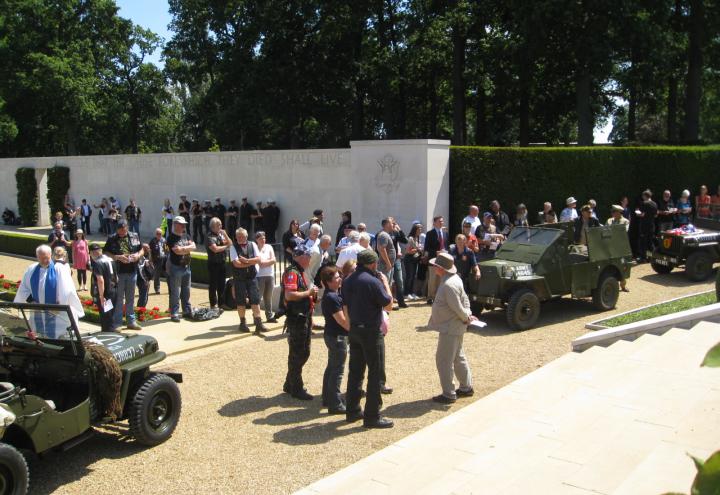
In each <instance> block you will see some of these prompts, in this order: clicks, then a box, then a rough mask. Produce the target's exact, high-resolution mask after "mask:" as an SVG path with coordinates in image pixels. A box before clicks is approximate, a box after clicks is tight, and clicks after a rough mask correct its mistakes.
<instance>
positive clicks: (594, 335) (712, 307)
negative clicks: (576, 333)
mask: <svg viewBox="0 0 720 495" xmlns="http://www.w3.org/2000/svg"><path fill="white" fill-rule="evenodd" d="M701 321H711V322H716V323H717V322H720V303H715V304H709V305H707V306H702V307H699V308H693V309H688V310H686V311H680V312H678V313H673V314H669V315H664V316H658V317H656V318H650V319H649V320H643V321H638V322H635V323H628V324H627V325H620V326H618V327H612V328H607V329H604V330H597V331H594V332H590V333H586V334H585V335H582V336H580V337H578V338H576V339H575V340H573V341H572V344H571V345H572V350H573V351H575V352H582V351H584V350H586V349H589V348H590V347H593V346H602V347H607V346H609V345H610V344H612V343H614V342H617V341H618V340H635V339H636V338H638V337H640V336H641V335H644V334H646V333H650V334H653V335H662V334H663V333H665V332H667V331H668V330H670V329H671V328H682V329H690V328H691V327H693V326H694V325H695V324H697V323H699V322H701ZM718 337H720V334H719V335H718Z"/></svg>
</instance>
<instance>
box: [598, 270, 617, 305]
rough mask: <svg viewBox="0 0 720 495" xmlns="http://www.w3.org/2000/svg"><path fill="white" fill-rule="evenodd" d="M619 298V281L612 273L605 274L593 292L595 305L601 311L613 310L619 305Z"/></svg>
mask: <svg viewBox="0 0 720 495" xmlns="http://www.w3.org/2000/svg"><path fill="white" fill-rule="evenodd" d="M619 296H620V286H619V282H618V279H617V278H615V276H614V275H611V274H610V273H605V274H603V275H602V276H601V277H600V281H599V282H598V286H597V288H596V289H593V291H592V300H593V304H594V305H595V308H597V309H599V310H600V311H609V310H611V309H613V308H614V307H615V305H617V301H618V297H619Z"/></svg>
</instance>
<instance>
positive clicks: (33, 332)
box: [0, 302, 182, 494]
mask: <svg viewBox="0 0 720 495" xmlns="http://www.w3.org/2000/svg"><path fill="white" fill-rule="evenodd" d="M163 359H165V353H164V352H161V351H159V350H158V343H157V341H156V340H155V339H154V338H152V337H148V336H143V335H123V334H120V333H103V332H97V333H91V334H85V335H81V334H80V332H79V331H78V327H77V324H76V323H75V320H74V319H73V318H72V317H71V316H70V309H69V307H68V306H63V305H50V304H27V303H5V302H3V303H0V493H3V494H5V493H11V494H22V493H25V492H26V491H27V487H28V478H29V476H28V468H27V464H26V462H25V458H24V456H23V455H22V454H21V453H20V451H26V452H35V453H38V454H39V453H43V452H46V451H48V450H50V449H54V450H59V451H64V450H67V449H69V448H71V447H74V446H76V445H78V444H80V443H82V442H83V441H85V440H87V439H88V438H90V437H91V436H92V434H93V433H94V429H93V427H94V426H100V425H103V424H108V423H114V422H116V421H121V420H123V419H127V420H128V422H129V427H130V428H129V433H130V435H131V436H133V437H134V438H135V440H136V441H137V442H139V443H141V444H144V445H157V444H159V443H161V442H164V441H165V440H167V439H168V438H169V437H170V436H171V435H172V433H173V431H174V430H175V427H176V425H177V423H178V419H179V417H180V408H181V399H180V391H179V389H178V386H177V384H176V382H182V375H180V374H177V373H160V372H156V371H151V370H150V366H152V365H154V364H156V363H159V362H160V361H162V360H163Z"/></svg>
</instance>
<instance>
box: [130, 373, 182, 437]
mask: <svg viewBox="0 0 720 495" xmlns="http://www.w3.org/2000/svg"><path fill="white" fill-rule="evenodd" d="M181 407H182V401H181V399H180V389H179V388H178V386H177V384H176V383H175V381H174V380H173V379H172V378H170V377H169V376H167V375H163V374H161V373H160V374H157V375H153V376H151V377H150V378H148V379H147V380H145V382H143V384H142V385H140V388H138V390H137V392H135V395H134V396H133V398H132V403H131V405H130V412H129V414H128V421H129V422H130V434H131V435H132V436H133V437H135V440H137V441H138V442H140V443H142V444H144V445H150V446H153V445H158V444H161V443H163V442H164V441H165V440H167V439H168V438H170V436H171V435H172V434H173V431H175V427H176V426H177V424H178V420H179V419H180V409H181Z"/></svg>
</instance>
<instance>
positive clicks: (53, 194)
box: [47, 165, 70, 213]
mask: <svg viewBox="0 0 720 495" xmlns="http://www.w3.org/2000/svg"><path fill="white" fill-rule="evenodd" d="M47 174H48V177H47V200H48V206H49V207H50V212H51V213H55V212H56V211H64V210H65V195H66V194H67V192H68V191H69V190H70V169H69V168H68V167H61V166H59V165H55V166H54V167H52V168H49V169H48V171H47Z"/></svg>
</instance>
